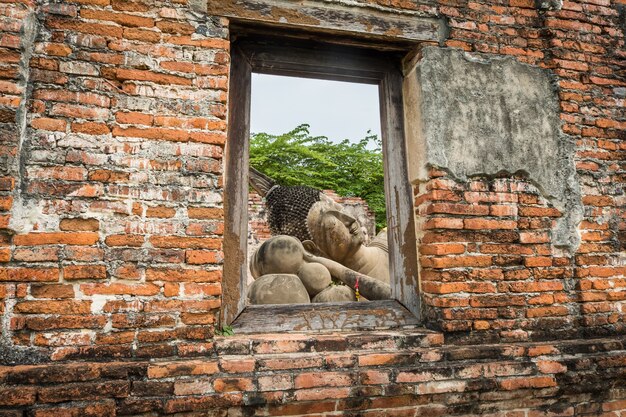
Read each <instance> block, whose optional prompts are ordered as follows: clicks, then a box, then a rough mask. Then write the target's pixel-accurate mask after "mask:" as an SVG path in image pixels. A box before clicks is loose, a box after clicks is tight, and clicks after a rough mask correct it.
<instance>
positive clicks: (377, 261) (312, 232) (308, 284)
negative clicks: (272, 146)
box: [249, 168, 391, 304]
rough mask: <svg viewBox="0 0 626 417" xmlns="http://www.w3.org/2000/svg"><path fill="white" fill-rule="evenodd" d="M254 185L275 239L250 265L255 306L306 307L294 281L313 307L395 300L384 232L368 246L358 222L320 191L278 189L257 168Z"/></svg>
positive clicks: (251, 293) (262, 246)
mask: <svg viewBox="0 0 626 417" xmlns="http://www.w3.org/2000/svg"><path fill="white" fill-rule="evenodd" d="M250 184H251V185H252V187H253V188H254V189H255V190H256V191H257V192H258V193H259V194H260V195H261V196H262V197H264V198H265V204H266V208H267V216H268V223H269V227H270V232H271V234H272V235H273V237H272V238H271V239H269V240H268V241H266V242H264V243H263V245H261V247H260V248H259V249H258V250H257V252H256V253H255V254H254V255H253V256H252V259H251V262H250V269H251V272H252V275H253V277H255V278H256V279H255V282H254V283H253V284H252V286H251V291H250V292H249V294H250V301H251V302H252V303H253V304H269V303H271V304H283V303H294V302H307V301H306V297H304V291H303V289H302V288H300V287H299V286H298V282H297V280H296V278H295V277H294V275H295V276H296V277H297V278H299V279H300V281H302V284H303V286H304V288H305V289H306V292H307V293H308V295H309V296H310V297H312V300H313V302H332V301H356V300H357V298H358V296H359V295H363V297H365V298H366V299H368V300H380V299H388V298H390V296H391V290H390V286H389V258H388V251H387V234H386V231H385V230H383V231H382V232H381V233H379V234H378V235H377V236H376V237H375V238H374V239H373V240H372V242H371V243H370V244H369V245H365V235H364V233H363V230H362V228H361V225H360V224H359V222H358V221H357V220H356V219H355V218H354V217H353V216H351V215H349V214H348V213H346V212H345V211H344V210H343V207H342V206H341V205H340V204H338V203H336V202H335V201H333V200H332V199H331V198H330V197H328V196H326V195H324V194H323V193H322V192H320V191H319V190H317V189H314V188H311V187H306V186H280V185H277V184H276V183H275V181H273V180H272V179H271V178H269V177H267V176H266V175H264V174H262V173H261V172H259V171H257V170H255V169H254V168H250ZM277 265H280V266H277ZM287 265H288V266H287ZM285 274H287V275H291V277H285V276H282V275H285ZM268 276H269V277H268ZM276 276H280V277H279V278H277V277H276ZM330 277H332V278H334V279H335V280H336V281H338V282H340V283H343V284H345V285H339V286H337V285H331V282H332V281H331V279H330ZM259 278H260V279H259ZM296 287H297V288H298V289H295V288H296ZM320 287H321V288H320ZM288 288H289V289H288ZM294 300H295V301H294Z"/></svg>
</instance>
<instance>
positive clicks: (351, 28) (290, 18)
mask: <svg viewBox="0 0 626 417" xmlns="http://www.w3.org/2000/svg"><path fill="white" fill-rule="evenodd" d="M207 12H208V13H209V14H210V15H215V16H224V17H228V18H230V19H231V20H233V21H235V22H252V23H269V24H275V25H280V26H282V27H292V28H300V29H305V28H308V29H314V30H315V31H317V32H324V31H326V32H329V33H335V34H350V35H352V36H358V37H366V38H371V39H384V40H388V41H399V40H404V41H411V42H437V43H443V41H444V40H445V38H446V37H447V25H446V22H445V20H444V19H443V18H439V17H435V16H430V17H428V16H423V14H419V13H417V12H410V11H402V12H399V11H397V10H393V9H387V8H383V7H366V6H355V5H354V3H350V4H348V3H347V2H345V1H333V2H330V1H320V0H318V1H297V2H294V1H288V0H219V1H217V0H208V2H207Z"/></svg>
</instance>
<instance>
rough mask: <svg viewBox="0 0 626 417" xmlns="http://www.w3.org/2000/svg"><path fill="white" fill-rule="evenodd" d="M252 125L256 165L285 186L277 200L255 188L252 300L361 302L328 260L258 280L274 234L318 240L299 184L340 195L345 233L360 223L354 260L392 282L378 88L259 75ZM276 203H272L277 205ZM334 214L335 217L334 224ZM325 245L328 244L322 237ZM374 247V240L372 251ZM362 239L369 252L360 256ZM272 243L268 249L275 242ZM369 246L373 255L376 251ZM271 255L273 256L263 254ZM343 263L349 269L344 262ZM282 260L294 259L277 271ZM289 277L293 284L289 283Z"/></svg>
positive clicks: (254, 86)
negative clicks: (332, 271) (260, 264)
mask: <svg viewBox="0 0 626 417" xmlns="http://www.w3.org/2000/svg"><path fill="white" fill-rule="evenodd" d="M250 130H251V134H250V150H249V154H250V166H251V167H253V168H254V169H256V170H258V171H260V172H261V173H263V174H264V175H267V176H269V177H270V178H271V179H272V180H274V181H276V183H277V184H278V186H279V187H282V188H280V189H274V190H273V191H271V196H265V194H264V193H263V190H261V194H263V198H261V196H260V195H259V193H258V192H255V191H254V190H253V191H252V192H251V194H250V201H249V204H250V205H249V212H248V214H249V216H248V259H250V260H251V262H250V270H249V274H248V289H249V290H250V289H251V290H252V291H249V292H248V300H249V302H250V303H252V304H268V303H276V304H288V303H294V302H305V303H306V302H309V300H310V302H321V300H324V301H325V302H329V301H337V302H340V301H357V294H355V292H354V290H352V289H351V288H350V287H348V286H346V285H345V284H343V283H342V282H341V281H339V280H338V279H334V280H331V277H330V275H329V273H328V272H327V271H325V270H324V267H323V265H321V264H319V263H316V264H315V265H306V264H305V263H303V264H302V265H301V268H300V270H298V271H291V270H282V269H272V270H271V271H267V270H266V271H264V273H266V274H267V273H272V274H273V275H272V276H271V277H263V278H261V279H260V280H258V281H255V279H254V278H255V277H254V276H253V271H254V272H255V276H256V277H259V273H261V272H260V271H259V270H260V269H262V268H261V267H258V268H255V267H254V261H258V260H259V257H258V256H255V253H256V251H257V250H258V249H259V247H260V246H261V244H262V243H263V242H265V241H266V240H267V239H268V238H269V237H270V234H271V233H274V234H276V233H281V234H288V235H294V236H295V237H297V238H298V239H299V240H301V241H303V242H304V241H309V242H307V243H308V244H312V242H313V240H312V239H313V237H312V236H311V235H310V234H309V233H308V227H307V225H306V220H307V216H306V214H307V212H308V211H309V206H310V205H313V204H315V201H314V200H310V201H307V198H306V195H307V194H306V192H305V191H306V189H304V188H299V187H295V188H289V187H293V186H308V187H312V188H315V189H317V190H320V191H322V193H323V194H324V197H328V198H329V199H332V200H333V201H334V202H335V203H336V204H333V210H338V212H337V213H336V216H338V217H339V218H341V219H342V222H343V223H345V226H346V230H344V232H345V231H348V230H349V229H348V228H350V227H352V229H354V230H352V233H353V235H352V239H351V240H352V241H353V242H349V243H350V246H352V247H354V248H355V249H354V252H355V253H354V254H351V255H350V256H349V258H350V259H349V262H348V264H349V265H350V266H353V265H355V264H358V267H359V268H360V269H359V271H361V272H364V273H366V274H367V275H370V276H376V278H379V275H381V274H383V275H385V276H384V277H380V279H386V280H387V281H388V254H387V239H386V235H385V234H384V232H383V233H382V234H381V235H380V236H378V238H376V237H377V234H378V232H381V230H383V229H384V228H385V227H386V210H385V196H384V173H383V172H384V169H383V157H382V141H381V139H380V137H381V135H380V103H379V99H378V88H377V86H375V85H371V84H359V83H349V82H345V81H334V80H320V79H310V78H301V77H286V76H275V75H266V74H256V73H253V74H252V93H251V127H250ZM253 184H254V181H253ZM289 190H290V192H289ZM302 193H304V194H302ZM265 197H267V199H266V198H265ZM312 197H315V198H316V196H312ZM281 199H282V200H284V201H279V200H281ZM290 199H291V200H293V201H290ZM268 203H271V204H270V205H269V207H268ZM319 204H321V203H318V205H319ZM268 217H269V218H268ZM309 217H310V216H309ZM333 220H334V218H332V217H329V216H327V219H326V222H327V223H328V222H331V221H333ZM287 223H289V227H287ZM336 238H339V236H336ZM316 243H317V245H320V244H321V242H320V241H319V240H316ZM329 243H330V244H331V245H332V244H334V243H336V244H341V243H342V242H329ZM370 243H372V245H373V246H371V247H369V245H370ZM359 245H361V246H364V248H363V249H362V250H360V251H358V252H356V248H358V247H359ZM265 246H266V247H269V243H268V244H266V245H265ZM325 249H326V252H327V253H328V254H329V255H330V258H331V259H332V258H333V255H340V254H339V253H338V250H336V249H335V248H333V247H332V246H331V247H328V248H325ZM369 252H374V256H372V254H371V253H369ZM275 255H276V256H278V254H277V253H276V254H275ZM376 255H378V259H377V257H376ZM269 256H271V254H267V253H264V258H266V259H267V258H268V257H269ZM281 256H283V257H284V255H281ZM335 258H336V256H335ZM337 260H338V259H337ZM340 261H341V262H342V263H343V264H344V265H346V262H345V261H344V260H343V259H341V260H340ZM367 264H370V267H367ZM283 265H288V264H283V263H280V264H279V265H276V262H272V265H271V267H272V268H276V267H277V266H278V267H279V268H280V267H281V266H283ZM266 269H267V268H266ZM286 272H289V273H292V272H295V275H296V276H297V277H298V278H296V277H294V276H291V277H283V276H277V275H276V273H286ZM283 280H284V281H286V283H287V285H283V284H285V283H284V282H283ZM299 281H301V282H302V284H303V286H302V285H300V282H299ZM288 283H291V284H292V285H291V286H290V285H288ZM307 295H308V296H307ZM358 295H359V296H360V294H358ZM358 298H359V299H360V300H361V301H364V300H365V298H364V297H358Z"/></svg>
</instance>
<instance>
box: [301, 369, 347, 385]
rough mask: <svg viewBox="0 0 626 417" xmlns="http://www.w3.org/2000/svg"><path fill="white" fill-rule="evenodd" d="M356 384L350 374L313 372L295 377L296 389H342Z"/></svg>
mask: <svg viewBox="0 0 626 417" xmlns="http://www.w3.org/2000/svg"><path fill="white" fill-rule="evenodd" d="M353 383H354V378H353V377H352V376H351V375H349V374H344V373H338V372H311V373H302V374H299V375H297V376H296V377H295V379H294V387H295V388H296V389H301V388H314V387H341V386H349V385H352V384H353Z"/></svg>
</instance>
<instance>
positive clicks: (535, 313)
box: [526, 306, 569, 318]
mask: <svg viewBox="0 0 626 417" xmlns="http://www.w3.org/2000/svg"><path fill="white" fill-rule="evenodd" d="M568 314H569V310H568V309H567V307H564V306H550V307H535V308H529V309H528V310H526V317H529V318H532V317H556V316H566V315H568Z"/></svg>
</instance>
